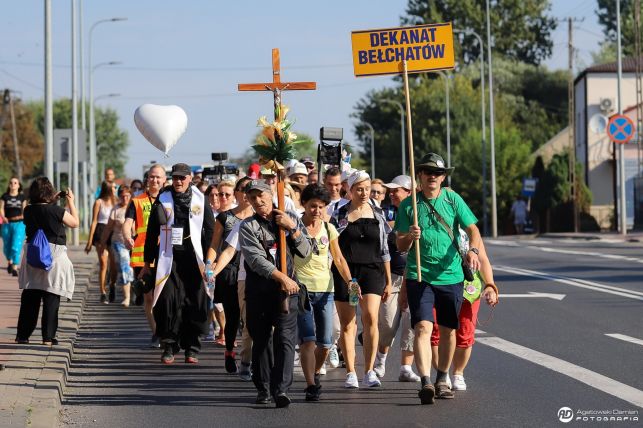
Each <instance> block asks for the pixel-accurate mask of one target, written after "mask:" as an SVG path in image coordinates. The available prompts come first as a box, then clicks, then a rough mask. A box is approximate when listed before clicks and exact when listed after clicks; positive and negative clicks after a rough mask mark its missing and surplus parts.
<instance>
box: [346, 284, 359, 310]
mask: <svg viewBox="0 0 643 428" xmlns="http://www.w3.org/2000/svg"><path fill="white" fill-rule="evenodd" d="M358 290H359V284H357V278H353V279H352V280H351V282H350V284H348V303H349V304H350V305H351V306H357V303H358V302H359V294H358V293H357V292H358Z"/></svg>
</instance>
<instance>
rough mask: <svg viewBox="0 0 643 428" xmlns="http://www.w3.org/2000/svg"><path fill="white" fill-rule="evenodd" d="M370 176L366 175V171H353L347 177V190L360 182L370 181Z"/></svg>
mask: <svg viewBox="0 0 643 428" xmlns="http://www.w3.org/2000/svg"><path fill="white" fill-rule="evenodd" d="M370 179H371V176H370V175H368V173H367V172H366V171H363V170H355V171H354V172H353V173H352V174H351V175H350V176H349V177H348V188H349V189H352V188H353V186H354V185H355V184H357V183H361V182H362V181H365V180H370Z"/></svg>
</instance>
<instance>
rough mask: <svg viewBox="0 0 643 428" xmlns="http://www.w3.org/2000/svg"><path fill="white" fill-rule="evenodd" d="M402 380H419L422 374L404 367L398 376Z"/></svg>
mask: <svg viewBox="0 0 643 428" xmlns="http://www.w3.org/2000/svg"><path fill="white" fill-rule="evenodd" d="M397 379H398V380H399V381H400V382H419V381H420V376H418V375H416V374H415V373H413V370H408V369H406V370H405V369H402V370H400V376H399V377H398V378H397Z"/></svg>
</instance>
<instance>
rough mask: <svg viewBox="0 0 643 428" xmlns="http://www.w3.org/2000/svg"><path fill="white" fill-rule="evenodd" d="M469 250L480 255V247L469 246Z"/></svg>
mask: <svg viewBox="0 0 643 428" xmlns="http://www.w3.org/2000/svg"><path fill="white" fill-rule="evenodd" d="M469 251H471V252H472V253H473V254H475V255H476V256H479V255H480V251H478V249H477V248H476V247H471V248H469Z"/></svg>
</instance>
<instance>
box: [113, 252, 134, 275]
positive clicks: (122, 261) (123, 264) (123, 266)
mask: <svg viewBox="0 0 643 428" xmlns="http://www.w3.org/2000/svg"><path fill="white" fill-rule="evenodd" d="M112 248H113V249H114V258H115V259H116V270H117V272H118V279H117V280H116V283H117V284H118V285H125V284H129V283H131V282H132V281H134V269H132V267H131V266H130V264H129V261H130V260H129V250H128V249H127V248H126V247H125V244H123V243H122V242H112Z"/></svg>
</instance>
